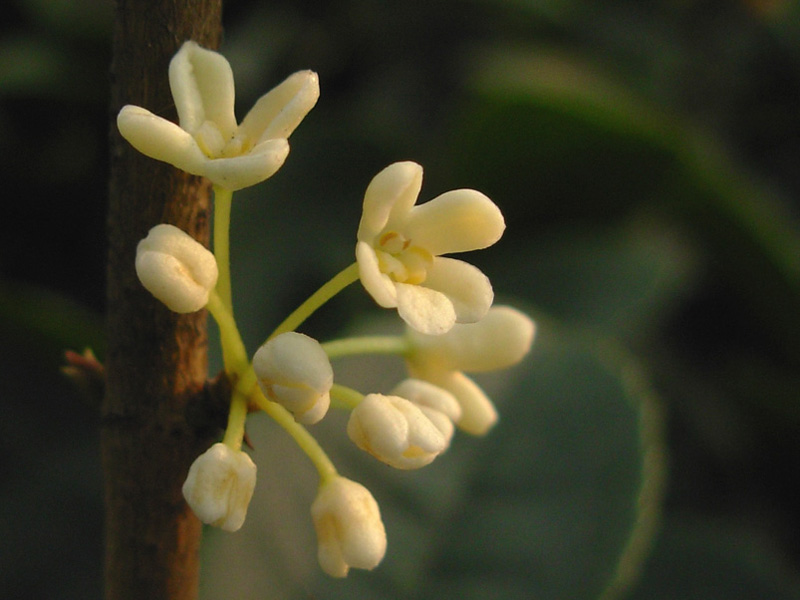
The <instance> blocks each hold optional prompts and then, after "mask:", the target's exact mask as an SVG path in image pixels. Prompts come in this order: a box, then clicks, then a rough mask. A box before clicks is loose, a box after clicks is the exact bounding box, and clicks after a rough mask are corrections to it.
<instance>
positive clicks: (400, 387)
mask: <svg viewBox="0 0 800 600" xmlns="http://www.w3.org/2000/svg"><path fill="white" fill-rule="evenodd" d="M391 394H392V395H393V396H400V397H401V398H405V399H406V400H408V401H409V402H412V403H413V404H415V405H417V406H418V407H419V409H420V410H421V411H422V413H423V414H424V415H425V416H426V417H428V419H429V420H430V422H431V423H433V424H434V425H435V426H436V428H437V429H438V430H439V431H441V432H442V435H443V436H444V440H445V445H446V446H449V445H450V440H451V439H452V438H453V432H454V429H455V426H454V425H453V423H454V422H456V421H458V420H459V419H461V405H460V404H459V403H458V400H456V398H455V396H453V394H451V393H450V392H448V391H447V390H445V389H443V388H440V387H439V386H438V385H433V384H432V383H430V382H427V381H422V380H421V379H413V378H409V379H405V380H403V381H401V382H400V383H399V384H397V385H396V386H395V387H394V389H393V390H392V391H391Z"/></svg>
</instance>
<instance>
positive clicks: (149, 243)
mask: <svg viewBox="0 0 800 600" xmlns="http://www.w3.org/2000/svg"><path fill="white" fill-rule="evenodd" d="M136 274H137V275H138V276H139V281H141V282H142V285H143V286H144V287H145V288H146V289H147V291H149V292H150V293H151V294H153V296H155V297H156V298H158V299H159V300H161V302H163V303H164V304H166V305H167V308H169V309H170V310H172V311H175V312H177V313H190V312H195V311H197V310H200V309H201V308H203V307H204V306H205V305H206V304H207V303H208V295H209V293H210V292H211V290H212V289H214V286H215V285H216V284H217V276H218V271H217V261H216V260H215V259H214V255H213V254H212V253H211V252H210V251H209V250H208V249H207V248H205V247H204V246H203V245H202V244H201V243H200V242H198V241H197V240H195V239H194V238H193V237H191V236H190V235H189V234H187V233H185V232H183V231H181V230H180V229H178V228H177V227H175V226H173V225H166V224H161V225H156V226H155V227H153V228H152V229H151V230H150V232H149V233H148V234H147V237H146V238H144V239H143V240H142V241H140V242H139V245H138V246H136Z"/></svg>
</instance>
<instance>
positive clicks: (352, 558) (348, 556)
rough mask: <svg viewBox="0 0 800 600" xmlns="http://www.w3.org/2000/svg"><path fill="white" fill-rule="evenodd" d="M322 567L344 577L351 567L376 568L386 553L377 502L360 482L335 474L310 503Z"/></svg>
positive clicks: (383, 531) (328, 571)
mask: <svg viewBox="0 0 800 600" xmlns="http://www.w3.org/2000/svg"><path fill="white" fill-rule="evenodd" d="M311 518H312V519H313V521H314V529H315V530H316V532H317V541H318V544H319V546H318V558H319V564H320V566H321V567H322V570H323V571H325V572H326V573H327V574H328V575H331V576H332V577H344V576H346V575H347V572H348V571H349V570H350V567H355V568H358V569H374V568H375V567H377V566H378V564H379V563H380V562H381V560H383V556H384V554H386V530H385V529H384V527H383V521H382V520H381V512H380V509H379V508H378V503H377V502H375V498H373V497H372V494H370V492H369V490H368V489H367V488H365V487H364V486H363V485H361V484H360V483H356V482H355V481H352V480H350V479H346V478H345V477H340V476H336V477H334V478H333V479H331V480H330V481H327V482H324V483H323V484H322V486H321V487H320V489H319V492H318V493H317V497H316V499H315V500H314V503H313V504H312V505H311Z"/></svg>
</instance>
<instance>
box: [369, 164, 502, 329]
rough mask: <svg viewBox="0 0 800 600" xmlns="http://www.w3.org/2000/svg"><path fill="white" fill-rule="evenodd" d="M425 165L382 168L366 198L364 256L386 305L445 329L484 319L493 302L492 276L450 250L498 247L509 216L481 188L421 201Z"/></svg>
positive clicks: (374, 291)
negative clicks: (448, 256) (417, 202)
mask: <svg viewBox="0 0 800 600" xmlns="http://www.w3.org/2000/svg"><path fill="white" fill-rule="evenodd" d="M421 187H422V167H420V166H419V165H418V164H416V163H413V162H399V163H394V164H392V165H389V166H388V167H386V168H385V169H384V170H383V171H381V172H380V173H378V174H377V175H376V176H375V177H374V178H373V180H372V181H371V182H370V184H369V186H368V187H367V191H366V194H365V195H364V211H363V214H362V217H361V222H360V224H359V227H358V235H357V237H358V243H357V245H356V260H357V261H358V267H359V275H360V278H361V283H362V284H363V285H364V288H365V289H366V290H367V292H369V294H370V295H371V296H372V297H373V298H374V299H375V301H376V302H377V303H378V304H379V305H380V306H383V307H384V308H395V307H396V308H397V311H398V313H399V315H400V316H401V317H402V318H403V319H404V320H405V321H406V323H408V324H409V325H410V326H411V327H413V328H414V329H416V330H418V331H420V332H422V333H426V334H441V333H444V332H445V331H448V330H449V329H450V328H451V327H452V326H453V325H454V324H455V323H472V322H475V321H478V320H480V319H481V318H482V317H483V316H484V315H485V314H486V311H487V310H488V309H489V307H490V306H491V304H492V300H493V298H494V293H493V291H492V286H491V284H490V283H489V280H488V278H487V277H486V276H485V275H484V274H483V273H482V272H481V271H480V270H479V269H477V268H476V267H474V266H472V265H470V264H468V263H465V262H463V261H460V260H456V259H452V258H446V257H444V256H441V255H443V254H449V253H457V252H466V251H469V250H477V249H480V248H486V247H487V246H491V245H492V244H494V243H495V242H496V241H497V240H499V239H500V236H501V235H502V234H503V230H504V229H505V222H504V220H503V215H502V214H501V213H500V210H499V209H498V208H497V206H496V205H495V204H494V203H493V202H492V201H491V200H489V198H487V197H486V196H484V195H483V194H481V193H480V192H477V191H475V190H467V189H462V190H453V191H450V192H446V193H444V194H442V195H440V196H438V197H436V198H434V199H433V200H431V201H429V202H426V203H424V204H421V205H419V206H415V203H416V200H417V196H418V195H419V192H420V189H421Z"/></svg>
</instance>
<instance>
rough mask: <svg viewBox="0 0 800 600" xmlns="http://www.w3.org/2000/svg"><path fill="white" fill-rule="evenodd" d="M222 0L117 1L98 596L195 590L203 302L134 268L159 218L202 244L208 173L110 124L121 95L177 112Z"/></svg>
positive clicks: (184, 594)
mask: <svg viewBox="0 0 800 600" xmlns="http://www.w3.org/2000/svg"><path fill="white" fill-rule="evenodd" d="M221 12H222V8H221V0H160V1H159V0H118V2H117V12H116V23H115V31H114V47H113V56H114V58H113V64H112V68H111V87H112V90H111V107H110V113H111V115H110V116H111V120H112V123H111V141H110V143H111V179H110V188H109V193H110V198H109V213H108V240H109V255H108V283H107V299H108V309H107V313H108V322H107V331H108V356H107V358H106V377H107V380H106V394H105V398H104V401H103V407H102V415H103V420H102V434H101V447H102V461H103V469H104V473H105V495H106V519H105V524H106V598H107V599H108V600H122V599H126V600H128V599H131V600H132V599H134V598H136V599H137V600H139V599H141V598H147V599H148V600H161V599H164V600H166V599H169V600H189V599H193V598H196V597H197V588H198V575H199V566H198V562H199V561H198V549H199V541H200V534H201V525H200V522H199V521H198V520H197V519H196V518H195V517H194V515H193V514H192V513H191V511H190V510H189V508H188V507H187V505H186V503H185V502H184V500H183V497H182V494H181V486H182V483H183V480H184V478H185V477H186V473H187V471H188V469H189V465H190V464H191V462H192V461H193V460H194V459H195V458H196V457H197V456H198V455H199V454H200V453H201V452H202V451H204V450H205V449H206V448H207V447H208V446H209V445H210V443H211V440H210V439H208V438H207V437H206V436H205V435H199V434H198V433H197V431H195V430H194V429H192V428H191V427H190V426H189V425H188V424H187V422H186V411H187V406H188V405H189V404H190V401H191V400H192V399H195V398H198V397H199V396H201V395H202V390H203V385H204V383H205V380H206V377H207V359H206V346H207V338H206V315H205V311H201V312H199V313H195V314H190V315H177V314H174V313H171V312H170V311H169V310H167V309H166V308H165V307H164V306H163V305H162V304H161V303H159V302H158V301H156V300H155V299H153V298H152V296H150V294H148V293H147V292H146V291H145V290H144V288H143V287H142V286H141V285H140V283H139V281H138V280H137V277H136V274H135V271H134V257H135V253H136V245H137V243H138V242H139V240H140V239H142V238H143V237H144V236H145V235H146V234H147V232H148V230H149V229H150V228H151V227H152V226H154V225H156V224H157V223H171V224H174V225H176V226H178V227H180V228H181V229H183V230H184V231H187V232H188V233H189V234H191V235H192V236H194V237H195V238H197V239H198V240H200V241H201V242H203V243H205V244H208V239H209V205H210V201H209V195H210V188H209V185H208V183H207V182H206V181H204V180H202V179H200V178H197V177H192V176H189V175H187V174H185V173H182V172H180V171H178V170H177V169H174V168H173V167H171V166H169V165H166V164H164V163H160V162H158V161H155V160H151V159H148V158H146V157H144V156H142V155H140V154H139V153H137V152H136V151H135V150H133V149H132V148H131V147H130V146H129V145H128V144H127V143H126V142H125V141H124V140H122V138H121V137H120V135H119V133H118V132H117V129H116V125H115V118H116V114H117V113H118V112H119V109H120V108H121V107H122V106H123V105H124V104H136V105H139V106H143V107H147V108H148V109H150V110H152V111H153V112H155V113H157V114H159V115H162V116H165V117H166V118H169V119H171V120H173V121H175V120H177V116H176V114H175V107H174V104H173V101H172V96H171V94H170V90H169V85H168V80H167V66H168V64H169V60H170V58H171V57H172V56H173V55H174V54H175V52H176V51H177V50H178V48H179V47H180V45H181V44H182V43H183V42H184V41H185V40H187V39H193V40H195V41H197V42H198V43H200V44H201V45H203V46H206V47H210V48H217V47H218V45H219V41H220V37H221Z"/></svg>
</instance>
